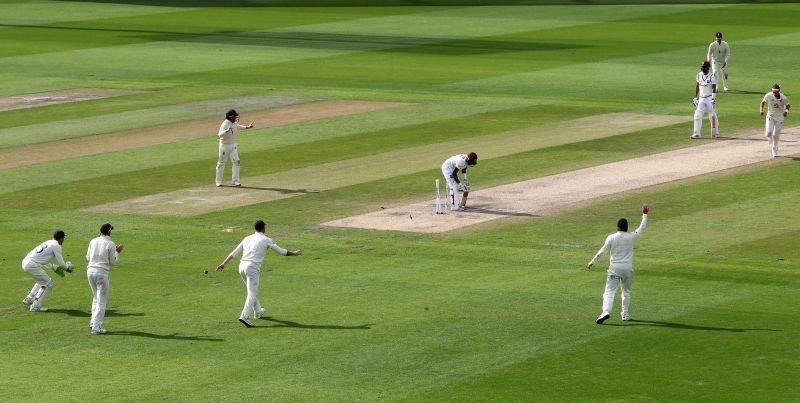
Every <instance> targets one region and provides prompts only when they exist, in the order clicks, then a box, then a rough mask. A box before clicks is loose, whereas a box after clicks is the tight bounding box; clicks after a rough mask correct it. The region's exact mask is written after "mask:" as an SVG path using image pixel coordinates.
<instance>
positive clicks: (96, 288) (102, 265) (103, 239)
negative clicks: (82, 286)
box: [86, 223, 125, 335]
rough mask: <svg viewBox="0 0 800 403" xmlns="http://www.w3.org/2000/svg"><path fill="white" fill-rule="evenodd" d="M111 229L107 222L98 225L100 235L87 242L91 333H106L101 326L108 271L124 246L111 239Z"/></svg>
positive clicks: (106, 299) (106, 293)
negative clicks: (90, 296)
mask: <svg viewBox="0 0 800 403" xmlns="http://www.w3.org/2000/svg"><path fill="white" fill-rule="evenodd" d="M113 229H114V226H113V225H111V224H109V223H105V224H103V225H102V226H100V236H99V237H97V238H94V239H92V240H91V241H90V242H89V249H88V250H87V251H86V260H87V261H88V262H89V264H88V266H87V268H86V277H87V278H88V280H89V288H90V289H91V290H92V319H91V321H90V322H89V327H90V328H91V329H92V334H93V335H98V334H106V333H108V331H106V329H104V328H103V318H104V317H105V315H106V303H107V302H108V291H109V290H108V288H109V281H108V272H109V271H110V270H111V266H114V265H115V264H117V260H118V259H119V254H120V253H122V249H124V248H125V246H124V245H122V244H119V245H115V244H114V241H112V240H111V230H113Z"/></svg>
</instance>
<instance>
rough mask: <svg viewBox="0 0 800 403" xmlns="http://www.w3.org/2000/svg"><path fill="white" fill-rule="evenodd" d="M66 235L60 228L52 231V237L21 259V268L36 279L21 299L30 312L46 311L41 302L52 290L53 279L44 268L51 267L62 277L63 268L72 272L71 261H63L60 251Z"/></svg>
mask: <svg viewBox="0 0 800 403" xmlns="http://www.w3.org/2000/svg"><path fill="white" fill-rule="evenodd" d="M66 236H67V234H65V233H64V231H61V230H58V231H55V232H53V239H51V240H49V241H44V242H42V244H41V245H39V246H37V247H35V248H33V250H32V251H30V252H28V254H27V255H25V258H24V259H22V270H24V271H25V273H28V275H29V276H31V277H33V280H34V281H36V283H35V284H34V285H33V288H31V292H29V293H28V295H27V296H26V297H25V299H23V300H22V303H23V304H25V305H27V306H30V311H31V312H47V308H45V307H43V306H42V304H44V300H45V299H46V298H47V296H48V295H50V292H51V291H52V290H53V279H52V278H50V276H48V275H47V272H45V271H44V269H51V270H53V271H54V272H55V273H56V274H58V275H59V276H61V277H64V271H65V270H66V271H67V272H69V273H72V269H73V266H72V262H64V258H63V257H62V251H61V245H62V244H63V243H64V239H65V238H66ZM53 259H55V260H56V264H53V263H50V262H51V261H52V260H53Z"/></svg>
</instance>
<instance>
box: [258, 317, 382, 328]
mask: <svg viewBox="0 0 800 403" xmlns="http://www.w3.org/2000/svg"><path fill="white" fill-rule="evenodd" d="M261 320H267V321H270V322H273V323H274V324H273V325H271V326H259V327H261V328H266V329H271V328H276V327H291V328H296V329H322V330H369V329H371V328H372V325H370V324H368V323H367V324H363V325H356V326H341V325H306V324H303V323H297V322H292V321H289V320H280V319H275V318H273V317H264V318H261Z"/></svg>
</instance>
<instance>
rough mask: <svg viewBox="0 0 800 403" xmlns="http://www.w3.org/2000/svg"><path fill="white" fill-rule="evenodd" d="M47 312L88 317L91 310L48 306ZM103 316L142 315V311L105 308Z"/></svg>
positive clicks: (90, 314)
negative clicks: (127, 311) (120, 310)
mask: <svg viewBox="0 0 800 403" xmlns="http://www.w3.org/2000/svg"><path fill="white" fill-rule="evenodd" d="M47 312H48V313H60V314H64V315H67V316H75V317H79V318H89V317H91V316H92V313H91V312H87V311H83V310H80V309H59V308H50V309H49V310H48V311H47ZM105 316H117V317H120V316H144V313H141V312H129V313H123V312H119V311H117V310H116V309H106V314H105Z"/></svg>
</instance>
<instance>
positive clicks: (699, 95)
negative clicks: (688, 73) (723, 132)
mask: <svg viewBox="0 0 800 403" xmlns="http://www.w3.org/2000/svg"><path fill="white" fill-rule="evenodd" d="M710 69H711V63H709V61H708V60H706V61H704V62H703V63H702V64H701V65H700V72H699V73H697V76H696V77H695V86H694V101H693V102H694V104H695V105H697V107H696V108H695V111H694V133H692V137H691V138H693V139H699V138H700V137H701V135H700V133H701V129H702V128H703V112H706V113H708V120H709V121H710V122H711V137H712V138H717V137H719V120H718V119H717V77H716V76H715V75H714V73H712V72H710Z"/></svg>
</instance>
